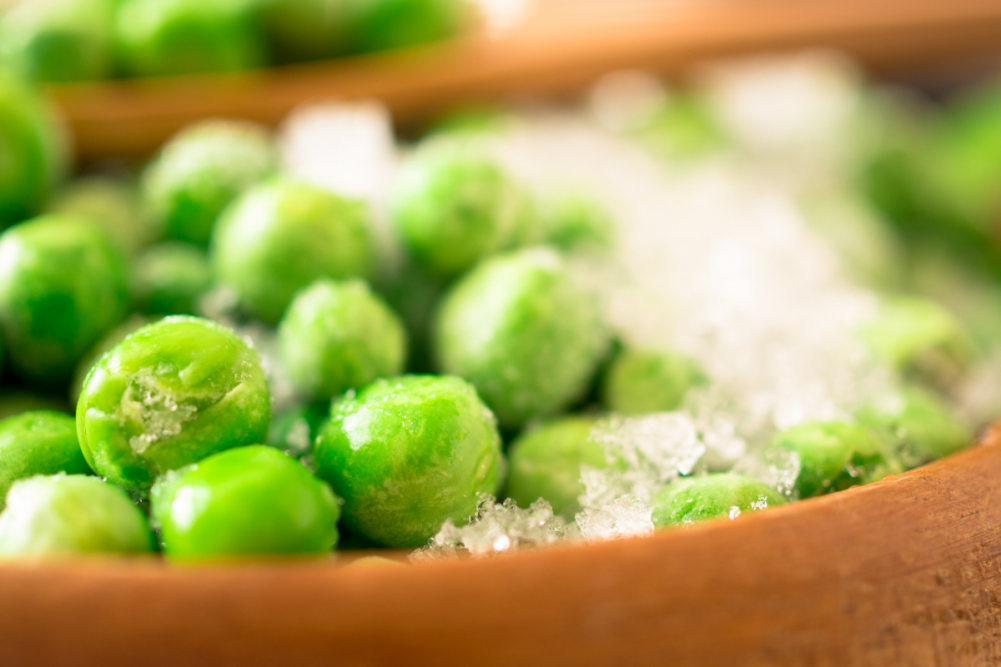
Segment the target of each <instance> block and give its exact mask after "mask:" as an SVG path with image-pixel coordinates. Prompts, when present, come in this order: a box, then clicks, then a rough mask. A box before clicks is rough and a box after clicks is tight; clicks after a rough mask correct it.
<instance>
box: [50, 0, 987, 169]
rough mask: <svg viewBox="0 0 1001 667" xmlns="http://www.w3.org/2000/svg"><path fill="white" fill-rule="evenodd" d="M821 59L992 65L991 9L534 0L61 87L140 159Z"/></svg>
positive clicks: (959, 0) (949, 2)
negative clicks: (297, 54) (203, 65)
mask: <svg viewBox="0 0 1001 667" xmlns="http://www.w3.org/2000/svg"><path fill="white" fill-rule="evenodd" d="M814 47H830V48H837V49H842V50H845V51H846V52H848V53H850V54H852V55H853V56H855V57H857V58H858V59H859V60H860V61H861V62H863V63H864V64H866V65H868V66H869V67H871V68H872V69H874V70H875V71H878V72H883V73H891V74H895V73H901V72H912V73H913V72H915V71H924V70H928V69H934V68H939V67H944V66H948V65H949V64H950V63H956V62H964V63H968V62H970V61H971V60H973V61H975V60H979V59H982V58H989V57H993V56H995V55H997V54H999V53H1001V2H998V1H997V0H833V1H832V0H542V4H541V5H540V7H539V9H538V10H537V11H536V12H535V14H530V15H529V18H528V20H526V22H525V23H524V25H523V26H522V27H521V28H519V29H516V30H513V31H511V32H509V33H506V34H505V35H503V36H501V37H499V38H496V39H494V38H491V37H489V36H486V35H484V36H473V37H469V38H466V39H465V40H463V41H459V42H454V43H451V44H445V45H439V46H434V47H429V48H425V49H420V50H416V51H411V52H409V53H395V54H381V55H374V56H366V57H360V58H353V59H345V60H342V61H338V62H332V63H318V64H307V65H296V66H291V67H285V68H279V69H274V70H264V71H259V72H253V73H247V74H241V75H230V76H203V77H189V78H184V79H173V80H159V81H143V82H120V83H106V84H86V85H71V86H59V87H55V88H53V93H54V95H55V98H56V99H57V100H58V101H59V103H60V105H61V106H62V108H63V110H64V112H65V115H66V117H67V119H68V120H69V122H70V124H71V125H72V129H73V131H74V133H75V135H76V138H77V142H78V150H79V153H80V155H81V157H83V158H84V159H91V158H101V157H107V156H114V155H141V154H145V153H148V152H150V151H152V150H154V149H155V148H156V147H157V146H158V145H159V144H160V143H161V142H162V141H163V140H164V139H165V138H167V137H168V136H169V135H170V134H171V133H172V132H174V131H175V130H177V129H178V128H179V127H181V126H183V125H184V124H185V123H187V122H190V121H192V120H195V119H198V118H203V117H206V116H234V117H242V118H249V119H253V120H258V121H262V122H266V123H276V122H278V121H279V120H280V119H281V118H282V117H283V116H284V115H285V114H286V113H287V112H288V111H289V110H290V109H292V108H293V107H295V106H296V105H298V104H300V103H302V102H305V101H310V100H317V99H324V98H331V97H336V98H344V99H351V98H364V97H377V98H379V99H382V100H384V101H385V102H386V103H387V104H388V105H389V106H390V108H391V110H392V111H393V113H394V115H395V116H396V118H397V119H399V120H401V121H403V122H408V121H420V120H422V119H426V118H427V117H429V116H433V115H434V114H436V113H440V112H441V111H443V110H445V109H447V108H449V107H452V106H454V105H456V104H464V103H475V102H480V101H484V100H495V99H498V98H503V97H507V96H517V95H533V94H545V95H558V94H566V93H569V92H573V91H576V90H579V89H580V88H581V87H582V86H583V85H585V84H587V83H588V82H590V81H591V80H593V78H594V77H596V76H598V75H600V74H601V73H603V72H607V71H610V70H613V69H617V68H622V67H645V68H649V69H652V70H656V71H658V72H664V73H678V72H681V71H684V70H685V69H686V68H687V67H689V66H690V65H692V63H695V62H699V61H701V60H704V59H706V58H716V57H722V56H732V55H737V54H745V53H751V52H757V51H760V50H788V49H800V48H814Z"/></svg>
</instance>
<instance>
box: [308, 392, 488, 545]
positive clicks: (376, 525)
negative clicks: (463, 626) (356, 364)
mask: <svg viewBox="0 0 1001 667" xmlns="http://www.w3.org/2000/svg"><path fill="white" fill-rule="evenodd" d="M314 458H315V463H316V474H317V475H318V476H319V477H320V478H321V479H325V480H327V481H328V482H330V485H331V486H332V487H333V488H334V491H335V492H336V493H337V495H339V496H341V497H342V498H344V509H343V512H344V522H345V524H346V526H347V527H348V528H349V529H350V530H351V531H353V532H356V533H360V534H361V535H364V536H365V537H367V538H369V539H370V540H373V541H375V542H377V543H378V544H381V545H383V546H389V547H419V546H422V545H424V544H426V543H427V541H428V539H430V538H431V537H432V536H433V535H434V534H435V533H437V532H438V531H439V530H440V529H441V527H442V524H443V523H444V522H445V521H447V520H452V521H455V522H457V523H460V524H463V523H465V522H466V521H467V519H468V518H469V517H470V516H471V515H473V514H475V512H476V503H477V498H478V496H479V494H482V493H487V494H496V493H497V489H498V487H499V485H500V482H501V478H502V477H503V466H504V462H503V457H502V454H501V440H500V435H499V434H498V432H497V426H496V420H495V419H494V416H493V414H492V413H491V412H490V410H489V409H488V408H487V407H486V406H485V405H484V404H483V403H482V402H481V401H480V399H479V397H478V396H477V395H476V390H475V389H473V387H472V386H471V385H470V384H468V383H467V382H465V381H463V380H461V379H459V378H457V377H449V376H416V375H412V376H404V377H400V378H394V379H389V380H378V381H376V382H374V383H373V384H371V385H369V386H368V387H366V388H365V389H363V390H362V391H360V392H358V394H357V395H355V396H352V395H348V396H346V397H345V398H343V399H341V400H340V401H337V402H335V403H334V405H333V407H332V409H331V415H330V421H329V422H328V423H327V424H326V425H325V426H324V427H323V428H322V429H321V431H320V435H319V437H318V438H317V440H316V445H315V447H314Z"/></svg>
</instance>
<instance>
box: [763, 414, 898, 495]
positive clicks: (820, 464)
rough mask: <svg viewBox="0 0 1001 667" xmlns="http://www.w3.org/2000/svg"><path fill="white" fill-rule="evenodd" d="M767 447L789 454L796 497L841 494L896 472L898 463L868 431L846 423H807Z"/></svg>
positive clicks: (782, 433) (796, 427)
mask: <svg viewBox="0 0 1001 667" xmlns="http://www.w3.org/2000/svg"><path fill="white" fill-rule="evenodd" d="M769 448H770V449H772V450H785V451H787V452H792V453H794V454H796V455H797V457H798V458H799V464H800V470H799V475H798V476H797V478H796V483H795V485H794V490H795V491H796V493H797V494H798V495H799V497H800V498H811V497H813V496H819V495H821V494H825V493H834V492H835V491H843V490H845V489H847V488H849V487H852V486H857V485H859V484H868V483H869V482H875V481H877V480H879V479H882V478H883V477H885V476H886V475H888V474H894V473H897V472H900V464H899V462H898V461H896V459H894V458H893V456H892V455H891V454H890V452H889V451H887V448H886V446H885V445H884V444H883V442H882V441H881V440H880V439H879V438H878V437H877V436H876V435H875V434H874V433H873V432H872V431H870V430H869V429H867V428H864V427H862V426H859V425H858V424H853V423H848V422H811V423H807V424H802V425H800V426H794V427H792V428H789V429H786V430H784V431H781V432H779V433H778V434H777V435H776V436H775V439H774V440H772V442H771V444H770V445H769Z"/></svg>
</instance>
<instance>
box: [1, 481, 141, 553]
mask: <svg viewBox="0 0 1001 667" xmlns="http://www.w3.org/2000/svg"><path fill="white" fill-rule="evenodd" d="M152 550H153V533H152V532H151V531H150V529H149V524H148V522H147V521H146V517H145V516H143V513H142V512H141V511H140V510H139V508H138V507H136V506H135V505H134V504H133V503H132V501H131V500H129V497H128V496H127V495H126V494H125V492H124V491H122V490H121V489H119V488H118V487H116V486H113V485H111V484H108V483H106V482H102V481H101V480H100V479H97V478H96V477H88V476H84V475H55V476H52V477H31V478H29V479H26V480H22V481H19V482H16V483H15V484H14V486H12V487H11V489H10V493H8V495H7V507H6V509H5V510H4V511H3V513H2V514H0V556H7V557H10V556H60V555H74V554H97V553H106V554H107V553H111V554H134V553H145V552H149V551H152Z"/></svg>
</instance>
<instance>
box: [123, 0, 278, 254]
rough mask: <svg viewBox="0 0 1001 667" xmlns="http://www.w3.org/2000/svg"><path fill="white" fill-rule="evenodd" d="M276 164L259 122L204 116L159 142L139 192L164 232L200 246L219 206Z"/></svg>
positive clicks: (270, 142) (207, 236) (274, 150)
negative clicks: (159, 147)
mask: <svg viewBox="0 0 1001 667" xmlns="http://www.w3.org/2000/svg"><path fill="white" fill-rule="evenodd" d="M156 1H157V2H159V1H160V0H156ZM277 168H278V151H277V148H276V147H275V144H274V141H273V140H272V138H271V135H270V134H269V132H268V131H267V130H266V129H265V128H263V127H261V126H258V125H255V124H253V123H247V122H244V121H233V120H209V121H204V122H201V123H196V124H194V125H190V126H188V127H186V128H185V129H183V130H181V131H180V132H179V133H178V134H177V135H175V136H174V137H173V138H172V139H171V140H170V141H168V142H167V143H166V144H165V145H164V147H163V149H162V150H161V151H160V155H159V156H158V157H157V158H156V160H154V161H153V163H152V164H151V165H150V166H149V168H148V169H147V170H146V173H145V175H144V177H143V182H142V194H143V198H144V200H145V201H146V202H147V205H148V206H149V208H150V211H151V212H152V214H153V215H154V216H155V217H156V218H157V219H158V220H159V221H160V223H161V224H162V225H163V228H164V231H165V233H166V235H167V237H168V238H170V239H174V240H177V241H185V242H187V243H192V244H194V245H200V246H205V245H207V244H208V242H209V240H210V239H211V237H212V230H213V228H214V226H215V224H216V220H217V219H218V217H219V215H220V214H221V213H222V211H223V209H225V208H226V206H228V205H229V204H230V202H232V201H233V200H234V199H236V198H237V197H238V196H239V195H240V194H241V193H242V192H243V191H245V190H246V189H247V188H249V187H251V186H253V185H255V184H256V183H258V182H260V181H262V180H264V179H265V178H267V177H268V176H269V175H271V174H272V173H274V172H275V171H276V169H277Z"/></svg>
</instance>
